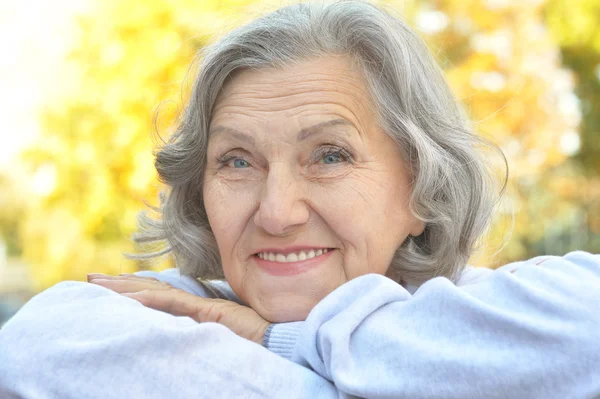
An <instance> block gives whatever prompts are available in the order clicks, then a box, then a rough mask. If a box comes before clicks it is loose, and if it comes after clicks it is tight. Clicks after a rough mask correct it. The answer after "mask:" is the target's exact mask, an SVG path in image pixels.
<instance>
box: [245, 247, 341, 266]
mask: <svg viewBox="0 0 600 399" xmlns="http://www.w3.org/2000/svg"><path fill="white" fill-rule="evenodd" d="M328 251H329V249H327V248H325V249H317V250H314V249H311V250H308V251H300V252H292V253H289V254H287V255H284V254H278V253H274V252H259V253H258V254H256V255H257V256H258V257H259V258H261V259H266V260H270V261H273V262H283V263H287V262H298V261H299V260H306V259H310V258H314V257H315V256H319V255H323V254H326V253H327V252H328Z"/></svg>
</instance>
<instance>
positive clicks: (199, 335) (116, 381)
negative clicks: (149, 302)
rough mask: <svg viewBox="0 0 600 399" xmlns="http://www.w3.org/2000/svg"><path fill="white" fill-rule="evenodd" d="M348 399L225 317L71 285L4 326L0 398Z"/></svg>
mask: <svg viewBox="0 0 600 399" xmlns="http://www.w3.org/2000/svg"><path fill="white" fill-rule="evenodd" d="M12 396H16V397H20V398H24V399H28V398H82V397H85V398H111V397H112V398H117V397H123V398H126V397H127V398H204V397H211V398H212V397H215V398H217V397H223V398H225V397H230V398H233V397H239V398H242V397H243V398H265V397H273V398H275V397H285V398H288V397H296V398H305V397H326V398H337V397H346V396H344V395H343V394H341V393H339V392H338V391H337V390H336V389H335V387H334V385H333V384H331V383H330V382H329V381H327V380H326V379H324V378H322V377H321V376H319V375H317V374H316V373H314V372H312V371H311V370H309V369H307V368H304V367H301V366H299V365H297V364H294V363H291V362H289V361H287V360H285V359H282V358H281V357H279V356H277V355H275V354H273V353H270V352H269V351H268V350H266V349H265V348H263V347H261V346H260V345H257V344H254V343H252V342H250V341H248V340H245V339H243V338H240V337H238V336H236V335H235V334H234V333H232V332H231V331H230V330H228V329H227V328H226V327H224V326H221V325H219V324H215V323H202V324H198V323H196V322H195V321H193V320H192V319H190V318H188V317H175V316H172V315H170V314H167V313H163V312H158V311H155V310H153V309H149V308H146V307H144V306H142V305H141V304H140V303H138V302H136V301H134V300H132V299H129V298H126V297H124V296H122V295H119V294H117V293H115V292H113V291H111V290H108V289H106V288H103V287H99V286H96V285H93V284H87V283H80V282H63V283H60V284H57V285H56V286H54V287H52V288H50V289H48V290H46V291H44V292H43V293H41V294H39V295H37V296H36V297H34V298H33V299H32V300H31V301H29V302H28V303H27V304H26V305H25V306H24V307H23V308H22V309H21V310H20V311H19V312H18V313H17V314H16V315H15V316H14V317H13V318H12V319H11V320H9V321H8V323H6V324H5V325H4V327H3V328H2V330H0V397H3V398H4V397H12Z"/></svg>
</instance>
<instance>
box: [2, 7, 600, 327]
mask: <svg viewBox="0 0 600 399" xmlns="http://www.w3.org/2000/svg"><path fill="white" fill-rule="evenodd" d="M9 3H10V4H9ZM383 3H384V4H385V5H387V6H388V7H389V8H391V9H394V10H396V11H397V12H399V13H400V14H402V15H403V16H404V17H405V18H406V19H407V20H408V21H409V22H410V24H411V25H412V26H414V27H415V28H416V29H417V31H418V32H419V33H420V34H421V35H422V37H423V38H424V39H425V40H426V41H427V43H428V44H429V46H430V48H431V50H432V51H433V52H434V54H436V57H437V58H438V60H439V62H440V63H441V65H442V66H443V68H444V70H445V71H446V74H447V77H448V79H449V81H450V83H451V85H452V87H453V89H454V91H455V92H456V95H457V96H458V97H459V98H460V99H461V100H462V101H463V102H464V104H465V106H466V109H467V111H468V112H469V113H470V115H471V117H472V119H473V121H474V124H473V126H474V128H475V129H476V130H477V131H478V132H479V134H482V135H484V136H486V137H489V138H491V139H492V140H494V141H495V142H496V143H497V144H498V145H499V146H500V147H501V148H502V149H503V151H504V153H505V154H506V157H507V160H508V163H509V167H510V180H509V188H508V191H507V195H506V197H505V199H504V200H503V201H502V203H501V204H500V206H499V209H498V217H497V219H496V222H495V224H494V227H493V228H492V229H491V231H490V233H489V235H488V237H487V238H486V240H485V242H484V243H485V245H484V246H483V247H482V249H481V250H480V252H479V253H478V255H477V256H476V257H474V259H472V263H474V264H477V265H481V266H486V267H492V268H493V267H496V266H498V265H500V264H504V263H507V262H510V261H514V260H520V259H524V258H528V257H532V256H535V255H538V254H557V255H560V254H564V253H566V252H568V251H571V250H574V249H583V250H587V251H590V252H595V253H600V0H546V1H544V0H440V1H433V0H431V1H427V0H397V1H395V0H389V1H385V2H383ZM281 4H284V2H283V1H264V0H263V1H250V0H168V1H167V0H163V1H158V0H155V1H148V0H145V1H141V0H86V1H72V2H69V1H68V0H60V1H59V0H57V1H54V2H44V1H40V0H37V1H36V0H29V1H22V2H4V3H2V4H1V5H0V43H1V45H0V47H2V48H3V51H2V55H0V57H1V59H0V87H2V90H1V91H2V92H1V94H0V121H1V123H2V124H3V128H2V132H1V137H2V140H1V141H0V324H1V323H2V320H3V319H6V318H7V317H8V316H9V315H10V314H11V313H12V312H14V311H15V310H16V309H18V307H19V306H20V305H21V304H22V303H23V301H25V300H27V299H28V298H29V297H31V296H32V295H34V294H35V293H37V292H39V291H40V290H43V289H45V288H47V287H49V286H51V285H53V284H55V283H57V282H59V281H61V280H66V279H72V280H85V275H86V273H89V272H103V273H109V274H118V273H123V272H132V271H136V270H139V269H141V268H155V269H161V268H166V267H170V266H171V265H172V260H170V259H165V260H164V261H162V262H159V263H155V264H152V263H139V262H134V261H129V260H126V259H124V257H123V256H122V252H134V251H135V248H134V246H133V244H132V243H131V241H130V240H129V237H130V236H131V234H132V233H133V232H134V230H135V224H136V214H137V213H138V212H139V211H140V210H142V209H143V208H144V203H143V201H144V200H146V201H147V202H148V203H150V204H153V205H156V204H157V202H158V201H157V194H158V192H159V191H160V189H161V185H160V184H159V183H158V181H157V179H156V173H155V171H154V169H153V155H152V148H153V145H154V144H155V141H156V137H157V136H156V135H154V136H153V134H154V133H155V132H156V131H157V132H158V133H159V134H160V135H162V136H163V137H166V136H168V134H169V133H170V132H171V125H172V123H173V121H174V119H175V118H176V116H177V113H178V112H180V110H181V107H182V104H184V102H185V98H186V96H187V93H188V90H187V89H188V88H189V82H190V79H191V77H193V75H189V74H188V75H186V73H187V72H188V67H189V65H190V64H191V62H192V60H193V57H194V54H195V53H196V52H197V50H198V49H199V48H201V47H202V46H204V45H205V44H206V43H208V42H209V41H211V40H214V38H215V37H218V35H220V34H222V33H224V32H226V31H227V30H229V29H231V28H233V27H235V26H236V25H238V24H240V23H243V22H244V21H246V20H248V19H250V18H252V17H254V16H256V15H258V14H260V13H263V12H266V11H269V10H271V9H273V8H275V7H277V6H279V5H281ZM190 73H192V72H190ZM153 140H155V141H154V142H153ZM513 214H514V218H513V217H511V215H513Z"/></svg>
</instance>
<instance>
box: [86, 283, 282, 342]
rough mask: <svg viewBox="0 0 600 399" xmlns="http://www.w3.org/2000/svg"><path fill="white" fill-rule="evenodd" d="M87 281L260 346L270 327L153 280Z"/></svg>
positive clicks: (247, 311) (244, 312) (221, 302)
mask: <svg viewBox="0 0 600 399" xmlns="http://www.w3.org/2000/svg"><path fill="white" fill-rule="evenodd" d="M88 282H90V283H92V284H97V285H101V286H102V287H105V288H108V289H110V290H113V291H115V292H117V293H119V294H121V295H124V296H127V297H129V298H132V299H135V300H136V301H138V302H140V303H141V304H142V305H144V306H146V307H149V308H152V309H156V310H160V311H163V312H166V313H170V314H172V315H174V316H188V317H191V318H192V319H194V320H196V321H197V322H198V323H203V322H214V323H219V324H222V325H224V326H225V327H227V328H229V329H230V330H231V331H233V332H234V333H236V334H237V335H239V336H240V337H242V338H246V339H249V340H251V341H254V342H256V343H258V344H261V345H262V342H263V338H264V335H265V331H266V330H267V327H268V326H269V324H270V323H269V322H268V321H266V320H265V319H263V318H262V317H261V316H260V315H259V314H258V313H256V312H255V311H254V310H253V309H252V308H249V307H247V306H243V305H239V304H237V303H235V302H232V301H228V300H225V299H208V298H202V297H199V296H197V295H193V294H190V293H189V292H186V291H183V290H180V289H177V288H174V287H173V286H171V285H169V284H167V283H164V282H161V281H158V280H157V279H155V278H152V277H142V276H136V275H133V274H121V275H119V276H107V275H104V274H88Z"/></svg>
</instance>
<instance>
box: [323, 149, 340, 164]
mask: <svg viewBox="0 0 600 399" xmlns="http://www.w3.org/2000/svg"><path fill="white" fill-rule="evenodd" d="M321 159H322V160H323V163H324V164H333V163H339V162H343V157H342V155H341V154H340V153H339V152H334V153H330V154H326V155H325V156H324V157H323V158H321Z"/></svg>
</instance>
